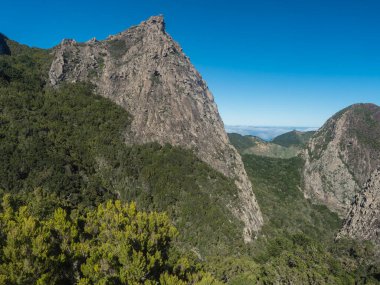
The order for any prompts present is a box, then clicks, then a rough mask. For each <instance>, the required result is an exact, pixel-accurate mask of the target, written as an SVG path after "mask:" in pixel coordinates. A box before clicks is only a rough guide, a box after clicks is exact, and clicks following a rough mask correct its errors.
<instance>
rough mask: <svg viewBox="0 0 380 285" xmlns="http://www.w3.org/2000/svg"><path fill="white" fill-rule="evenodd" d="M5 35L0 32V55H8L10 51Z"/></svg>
mask: <svg viewBox="0 0 380 285" xmlns="http://www.w3.org/2000/svg"><path fill="white" fill-rule="evenodd" d="M6 40H7V37H6V36H4V35H3V34H2V33H0V55H10V54H11V51H10V49H9V47H8V44H7V41H6Z"/></svg>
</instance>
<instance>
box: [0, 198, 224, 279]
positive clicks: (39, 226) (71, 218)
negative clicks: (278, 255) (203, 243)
mask: <svg viewBox="0 0 380 285" xmlns="http://www.w3.org/2000/svg"><path fill="white" fill-rule="evenodd" d="M20 203H22V201H21V202H20V201H17V200H16V199H15V198H14V197H11V196H10V195H9V194H7V195H5V196H4V198H3V202H2V209H1V210H2V211H1V214H0V225H1V229H0V235H1V237H2V242H1V244H0V246H1V250H0V261H1V264H0V284H7V285H12V284H40V285H42V284H46V285H50V284H80V285H90V284H149V285H150V284H152V285H153V284H168V285H169V284H173V285H174V284H176V285H177V284H198V285H201V284H217V282H216V281H215V280H214V279H213V278H212V277H211V276H210V275H208V274H205V273H203V272H202V271H201V270H200V268H199V266H198V265H196V264H192V263H191V261H190V260H188V259H186V258H185V257H179V256H178V255H176V254H173V253H172V252H171V248H172V247H171V243H172V241H173V239H174V238H175V237H176V235H177V231H176V229H175V228H174V227H173V226H172V225H171V223H170V221H169V218H168V217H167V216H166V215H165V214H162V213H156V212H152V213H149V214H147V213H145V212H138V211H137V210H136V206H135V204H133V203H132V204H124V203H121V202H120V201H115V202H112V201H108V202H107V203H104V204H100V205H99V206H98V207H97V208H96V209H94V210H86V211H85V213H84V214H83V215H78V213H77V212H72V213H71V215H69V213H68V212H67V211H66V210H64V209H62V208H57V209H56V210H55V211H54V213H53V214H52V215H51V217H49V218H41V217H38V216H35V215H33V210H32V208H31V207H30V206H29V205H21V206H20ZM33 208H35V205H33Z"/></svg>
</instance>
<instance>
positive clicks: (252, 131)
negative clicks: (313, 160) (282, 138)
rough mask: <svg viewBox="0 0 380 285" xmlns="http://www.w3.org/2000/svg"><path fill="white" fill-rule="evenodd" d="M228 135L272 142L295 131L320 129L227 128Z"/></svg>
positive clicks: (316, 128) (315, 128) (274, 127)
mask: <svg viewBox="0 0 380 285" xmlns="http://www.w3.org/2000/svg"><path fill="white" fill-rule="evenodd" d="M225 129H226V132H227V133H238V134H241V135H251V136H257V137H259V138H261V139H263V140H266V141H271V140H273V139H274V138H275V137H277V136H279V135H282V134H284V133H287V132H291V131H293V130H297V131H301V132H307V131H316V130H318V127H276V126H269V127H260V126H257V127H254V126H229V125H226V126H225Z"/></svg>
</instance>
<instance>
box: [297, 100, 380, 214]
mask: <svg viewBox="0 0 380 285" xmlns="http://www.w3.org/2000/svg"><path fill="white" fill-rule="evenodd" d="M379 142H380V108H379V107H378V106H376V105H373V104H357V105H352V106H350V107H348V108H346V109H344V110H342V111H341V112H339V113H337V114H336V115H334V116H333V117H332V118H330V119H329V120H328V121H327V122H326V123H325V124H324V125H323V126H322V128H321V129H320V130H318V132H317V133H316V134H315V135H314V136H313V137H312V139H311V140H310V142H309V143H308V145H307V148H306V149H305V151H304V152H303V157H304V159H305V166H304V170H303V182H304V191H305V192H304V193H305V196H306V197H307V198H311V199H312V200H314V201H317V202H319V203H322V204H325V205H326V206H328V207H329V208H330V209H331V210H332V211H334V212H337V213H338V214H339V215H340V216H341V217H344V216H345V215H346V214H347V211H348V209H349V206H350V205H351V202H352V199H353V198H354V196H355V195H356V194H357V193H358V192H359V191H360V188H361V186H362V185H363V184H364V183H365V182H366V181H367V180H368V179H369V177H370V175H371V173H372V172H373V171H374V170H375V169H376V168H377V167H378V166H379V165H380V143H379Z"/></svg>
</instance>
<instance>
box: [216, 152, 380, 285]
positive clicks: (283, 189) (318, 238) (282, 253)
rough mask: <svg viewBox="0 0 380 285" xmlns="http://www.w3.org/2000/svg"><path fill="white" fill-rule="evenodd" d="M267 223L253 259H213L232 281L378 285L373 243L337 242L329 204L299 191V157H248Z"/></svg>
mask: <svg viewBox="0 0 380 285" xmlns="http://www.w3.org/2000/svg"><path fill="white" fill-rule="evenodd" d="M243 161H244V164H245V166H246V170H247V172H248V175H249V177H250V178H251V180H252V183H253V185H254V190H255V195H256V197H257V200H258V202H259V205H260V206H261V210H262V212H263V215H264V219H265V225H264V227H263V229H262V232H261V234H260V236H259V238H258V240H257V241H256V242H255V243H254V245H253V247H252V248H251V254H250V256H251V257H249V258H233V257H231V258H228V259H223V260H220V259H217V260H216V261H213V263H214V264H218V268H215V267H213V266H210V268H209V270H210V271H213V272H214V274H215V275H216V276H217V277H219V278H220V279H221V280H225V281H228V284H234V285H248V284H378V283H380V275H379V273H380V263H379V260H378V257H376V254H375V248H374V247H373V245H372V244H370V243H363V244H361V243H357V242H354V241H351V240H339V241H334V237H335V234H336V232H337V230H338V229H339V228H340V226H341V221H340V219H339V218H338V216H337V215H336V214H334V213H332V212H330V211H329V210H328V209H327V208H326V207H325V206H320V205H313V204H311V203H310V201H308V200H306V199H304V197H303V194H302V192H301V191H300V190H299V184H300V169H301V166H302V160H301V159H300V158H291V159H278V158H269V157H263V156H255V155H244V156H243Z"/></svg>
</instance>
